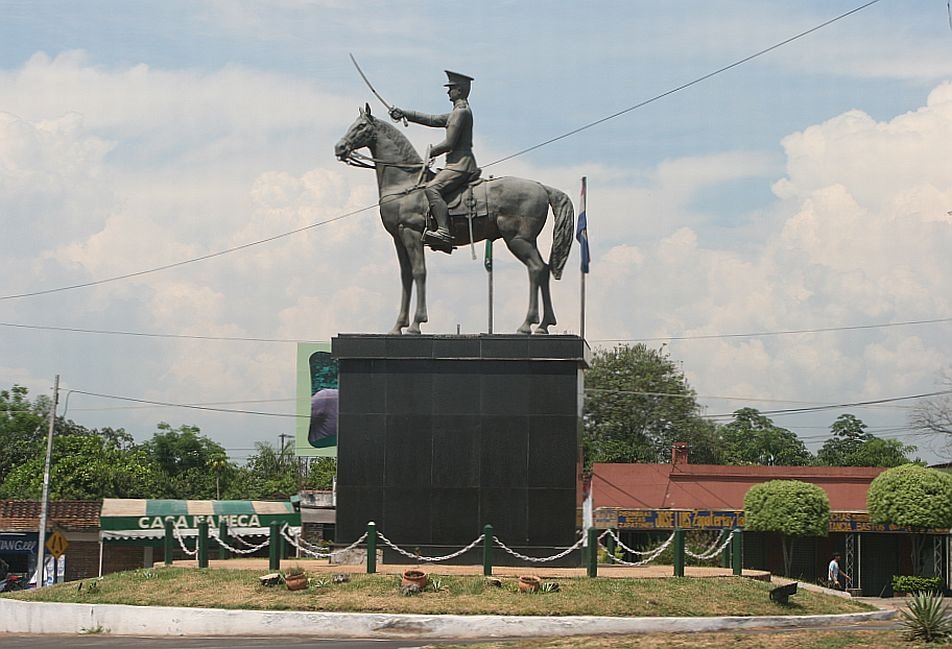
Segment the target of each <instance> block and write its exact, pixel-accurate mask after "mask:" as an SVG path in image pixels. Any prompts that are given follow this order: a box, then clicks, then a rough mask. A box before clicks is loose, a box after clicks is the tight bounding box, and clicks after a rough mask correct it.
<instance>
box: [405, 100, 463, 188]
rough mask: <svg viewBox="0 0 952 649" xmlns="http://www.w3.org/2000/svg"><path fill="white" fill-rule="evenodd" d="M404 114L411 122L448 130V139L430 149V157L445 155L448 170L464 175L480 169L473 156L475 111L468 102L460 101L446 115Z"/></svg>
mask: <svg viewBox="0 0 952 649" xmlns="http://www.w3.org/2000/svg"><path fill="white" fill-rule="evenodd" d="M402 112H403V113H404V115H406V118H407V119H408V120H410V121H411V122H416V123H417V124H423V125H424V126H434V127H445V128H446V138H444V140H443V141H442V142H440V143H439V144H437V145H435V146H433V148H432V149H430V155H432V156H434V157H435V156H438V155H441V154H443V153H445V154H446V168H447V169H452V170H453V171H459V172H464V173H474V172H476V171H477V170H478V169H479V167H477V166H476V157H475V156H474V155H473V111H472V110H471V109H470V107H469V102H468V101H466V100H465V99H458V100H457V101H456V103H455V104H453V110H452V112H449V113H446V114H445V115H428V114H426V113H417V112H414V111H402Z"/></svg>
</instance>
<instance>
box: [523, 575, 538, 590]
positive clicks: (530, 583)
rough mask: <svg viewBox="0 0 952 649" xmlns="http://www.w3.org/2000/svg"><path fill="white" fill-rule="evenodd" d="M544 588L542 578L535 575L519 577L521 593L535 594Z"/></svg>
mask: <svg viewBox="0 0 952 649" xmlns="http://www.w3.org/2000/svg"><path fill="white" fill-rule="evenodd" d="M541 586H542V578H541V577H536V576H535V575H526V576H524V577H519V592H521V593H534V592H536V591H537V590H539V588H540V587H541Z"/></svg>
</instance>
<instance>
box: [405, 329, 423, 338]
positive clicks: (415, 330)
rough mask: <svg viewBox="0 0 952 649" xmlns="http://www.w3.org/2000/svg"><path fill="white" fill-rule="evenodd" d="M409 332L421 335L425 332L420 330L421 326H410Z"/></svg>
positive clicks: (412, 334)
mask: <svg viewBox="0 0 952 649" xmlns="http://www.w3.org/2000/svg"><path fill="white" fill-rule="evenodd" d="M407 333H408V334H409V335H411V336H419V335H420V334H421V333H423V332H422V331H420V328H419V327H410V328H409V329H407Z"/></svg>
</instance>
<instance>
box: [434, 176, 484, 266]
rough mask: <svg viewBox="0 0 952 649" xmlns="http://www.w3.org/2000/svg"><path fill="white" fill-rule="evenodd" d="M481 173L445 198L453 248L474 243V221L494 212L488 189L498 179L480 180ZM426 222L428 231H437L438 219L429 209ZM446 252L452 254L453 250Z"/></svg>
mask: <svg viewBox="0 0 952 649" xmlns="http://www.w3.org/2000/svg"><path fill="white" fill-rule="evenodd" d="M481 172H482V170H477V171H476V172H475V173H474V174H473V175H472V176H471V177H470V179H469V181H468V182H467V183H466V184H465V185H462V186H461V187H459V188H458V189H455V190H453V191H452V192H450V193H449V194H448V195H447V196H445V197H444V199H445V200H446V207H447V209H448V213H449V217H450V222H449V227H450V231H451V232H452V233H453V239H454V242H453V247H456V246H459V245H465V244H467V243H472V239H473V220H474V219H484V218H486V217H487V216H489V215H490V214H491V212H492V210H491V208H490V206H489V189H488V187H489V183H491V182H493V181H494V180H497V179H496V178H492V177H490V178H488V179H486V178H480V174H481ZM426 222H427V230H436V227H437V225H436V219H435V218H433V215H432V214H430V212H429V209H427V213H426ZM441 249H442V248H441ZM444 252H452V248H448V249H446V250H444Z"/></svg>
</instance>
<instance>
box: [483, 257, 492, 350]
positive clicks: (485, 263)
mask: <svg viewBox="0 0 952 649" xmlns="http://www.w3.org/2000/svg"><path fill="white" fill-rule="evenodd" d="M483 266H485V268H486V275H488V277H489V309H488V313H489V326H488V329H487V331H488V332H489V334H490V335H492V333H493V241H492V239H486V253H485V255H484V256H483Z"/></svg>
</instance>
